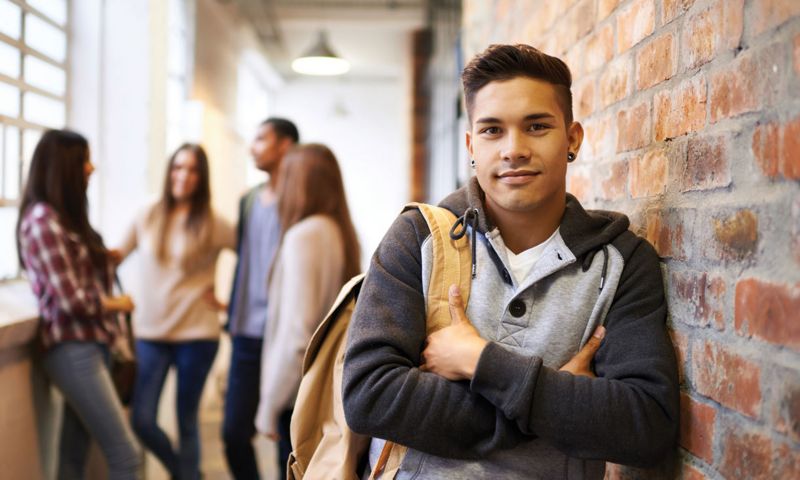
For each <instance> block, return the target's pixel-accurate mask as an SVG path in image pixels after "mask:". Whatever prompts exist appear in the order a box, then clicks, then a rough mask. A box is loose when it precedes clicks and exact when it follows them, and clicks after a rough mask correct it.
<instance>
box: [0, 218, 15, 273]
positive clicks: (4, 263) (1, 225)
mask: <svg viewBox="0 0 800 480" xmlns="http://www.w3.org/2000/svg"><path fill="white" fill-rule="evenodd" d="M16 228H17V207H3V208H0V278H10V277H15V276H17V273H18V272H19V270H18V267H17V236H16V234H15V231H16Z"/></svg>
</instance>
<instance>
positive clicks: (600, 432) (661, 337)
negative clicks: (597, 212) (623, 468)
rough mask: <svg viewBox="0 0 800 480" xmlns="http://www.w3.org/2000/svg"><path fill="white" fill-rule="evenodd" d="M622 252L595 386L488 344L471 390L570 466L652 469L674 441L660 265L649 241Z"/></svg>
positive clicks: (672, 370) (673, 370)
mask: <svg viewBox="0 0 800 480" xmlns="http://www.w3.org/2000/svg"><path fill="white" fill-rule="evenodd" d="M628 235H629V236H628V239H630V238H632V237H633V235H630V234H628ZM634 238H635V237H634ZM626 243H628V245H631V246H630V247H629V248H628V250H629V251H630V253H629V255H627V256H626V265H625V268H624V270H623V273H622V277H621V279H620V284H619V287H618V289H617V292H616V295H615V298H614V301H613V303H612V306H611V308H610V310H609V312H608V316H607V319H606V328H607V333H606V336H605V338H604V340H603V343H602V345H601V347H600V350H599V351H598V352H597V354H596V355H595V371H596V373H597V377H598V378H588V377H579V376H573V375H571V374H569V373H564V372H558V371H556V370H553V369H550V368H548V367H545V366H543V365H542V360H541V358H539V357H531V356H525V355H521V354H519V353H516V352H512V351H511V350H508V349H506V348H505V347H503V346H501V345H499V344H497V343H490V344H489V345H488V346H487V348H486V349H485V350H484V351H483V353H482V354H481V358H480V360H479V362H478V366H477V369H476V372H475V377H474V378H473V379H472V382H471V389H472V391H474V392H477V393H479V394H480V395H482V396H483V397H484V398H486V399H487V400H489V401H490V402H491V403H492V404H494V405H496V406H497V407H498V408H499V409H500V410H501V411H502V412H503V414H504V415H506V416H507V417H508V418H510V419H512V420H514V421H515V422H516V423H517V425H518V426H519V428H520V429H521V430H522V431H523V432H524V433H526V434H531V435H533V434H535V435H537V436H539V437H541V438H543V439H545V440H547V441H548V442H549V443H551V444H553V445H554V446H556V447H557V448H559V449H560V450H562V451H563V452H564V453H566V454H568V455H570V456H575V457H580V458H584V459H603V460H607V461H611V462H615V463H622V464H628V465H635V466H649V465H652V464H654V463H657V462H658V461H660V460H661V459H663V458H664V455H665V454H666V453H667V452H668V451H669V450H670V449H671V448H674V445H675V441H676V438H677V430H678V410H679V408H678V375H677V364H676V361H675V357H674V351H673V349H672V344H671V342H670V339H669V336H668V334H667V330H666V325H665V319H666V314H667V307H666V303H665V299H664V288H663V284H662V279H661V270H660V267H659V262H658V257H657V255H656V253H655V251H654V249H653V247H652V246H650V244H649V243H647V242H646V241H643V240H641V239H638V238H637V239H636V240H631V241H630V242H628V241H627V240H626Z"/></svg>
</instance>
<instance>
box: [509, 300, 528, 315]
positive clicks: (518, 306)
mask: <svg viewBox="0 0 800 480" xmlns="http://www.w3.org/2000/svg"><path fill="white" fill-rule="evenodd" d="M508 311H509V312H510V313H511V316H512V317H516V318H519V317H521V316H523V315H525V302H523V301H522V300H514V301H512V302H511V305H509V306H508Z"/></svg>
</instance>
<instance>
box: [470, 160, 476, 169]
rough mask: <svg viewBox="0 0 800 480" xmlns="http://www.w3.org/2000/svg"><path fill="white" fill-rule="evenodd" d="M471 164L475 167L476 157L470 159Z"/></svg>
mask: <svg viewBox="0 0 800 480" xmlns="http://www.w3.org/2000/svg"><path fill="white" fill-rule="evenodd" d="M469 164H470V165H472V168H475V159H474V158H471V159H470V160H469Z"/></svg>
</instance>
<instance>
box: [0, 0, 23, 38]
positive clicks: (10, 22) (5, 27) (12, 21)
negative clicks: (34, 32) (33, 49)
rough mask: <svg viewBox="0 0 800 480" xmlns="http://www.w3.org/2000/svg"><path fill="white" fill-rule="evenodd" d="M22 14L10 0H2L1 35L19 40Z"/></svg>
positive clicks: (0, 12)
mask: <svg viewBox="0 0 800 480" xmlns="http://www.w3.org/2000/svg"><path fill="white" fill-rule="evenodd" d="M21 18H22V12H21V11H20V8H19V7H18V6H17V5H14V4H13V3H11V2H9V1H8V0H0V33H4V34H6V35H8V36H9V37H11V38H13V39H14V40H19V33H20V26H21Z"/></svg>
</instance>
